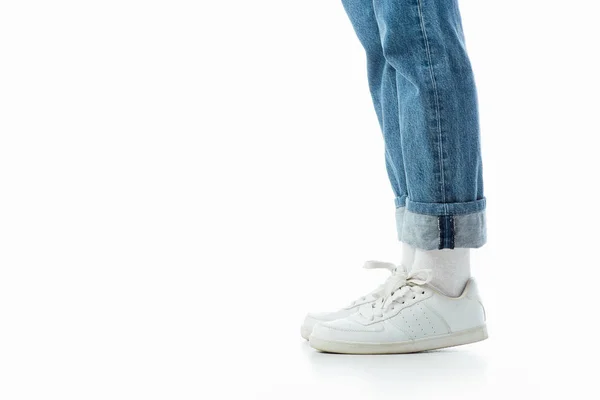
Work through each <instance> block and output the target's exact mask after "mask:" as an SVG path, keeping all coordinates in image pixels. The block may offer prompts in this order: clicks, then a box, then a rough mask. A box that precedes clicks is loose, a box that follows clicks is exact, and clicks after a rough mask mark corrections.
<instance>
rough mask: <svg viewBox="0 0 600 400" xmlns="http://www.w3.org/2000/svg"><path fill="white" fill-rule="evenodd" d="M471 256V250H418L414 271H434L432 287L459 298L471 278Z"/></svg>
mask: <svg viewBox="0 0 600 400" xmlns="http://www.w3.org/2000/svg"><path fill="white" fill-rule="evenodd" d="M470 254H471V253H470V249H453V250H450V249H444V250H427V251H426V250H421V249H416V251H415V254H414V262H413V265H412V270H419V269H430V270H432V272H433V279H432V281H431V285H432V286H434V287H435V288H437V289H439V290H440V291H441V292H442V293H444V294H445V295H447V296H450V297H458V296H460V295H461V294H462V292H463V290H464V288H465V285H466V284H467V281H468V280H469V278H470V277H471V257H470Z"/></svg>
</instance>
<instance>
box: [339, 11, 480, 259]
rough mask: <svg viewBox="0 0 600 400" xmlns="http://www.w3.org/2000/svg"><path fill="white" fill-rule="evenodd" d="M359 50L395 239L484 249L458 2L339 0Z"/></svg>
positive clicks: (470, 88) (474, 125)
mask: <svg viewBox="0 0 600 400" xmlns="http://www.w3.org/2000/svg"><path fill="white" fill-rule="evenodd" d="M342 1H343V4H344V7H345V9H346V12H347V13H348V16H349V17H350V20H351V22H352V25H353V26H354V29H355V31H356V34H357V36H358V38H359V40H360V41H361V43H362V45H363V47H364V48H365V50H366V55H367V72H368V79H369V86H370V90H371V96H372V98H373V103H374V105H375V111H376V113H377V117H378V119H379V123H380V126H381V130H382V131H383V137H384V142H385V158H386V166H387V171H388V175H389V178H390V181H391V184H392V188H393V190H394V193H395V196H396V221H397V227H398V237H399V239H400V241H402V242H405V243H408V244H410V245H413V246H415V247H417V248H421V249H425V250H433V249H452V248H455V247H480V246H482V245H483V244H484V243H485V241H486V223H485V197H484V196H483V178H482V171H481V150H480V141H479V117H478V110H477V93H476V88H475V81H474V78H473V72H472V70H471V63H470V61H469V57H468V55H467V51H466V48H465V40H464V36H463V31H462V25H461V18H460V13H459V9H458V4H457V0H342Z"/></svg>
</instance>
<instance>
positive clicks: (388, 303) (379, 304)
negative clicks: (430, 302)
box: [359, 261, 433, 320]
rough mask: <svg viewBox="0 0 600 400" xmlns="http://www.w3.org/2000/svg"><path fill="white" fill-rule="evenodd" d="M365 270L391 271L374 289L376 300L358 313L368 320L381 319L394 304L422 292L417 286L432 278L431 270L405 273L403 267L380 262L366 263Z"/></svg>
mask: <svg viewBox="0 0 600 400" xmlns="http://www.w3.org/2000/svg"><path fill="white" fill-rule="evenodd" d="M365 268H367V269H377V268H385V269H389V270H390V271H392V276H390V277H389V278H388V279H387V280H386V281H385V283H384V284H383V285H381V286H380V287H379V288H377V289H376V291H377V292H378V295H379V296H378V299H377V301H376V302H375V303H373V304H372V305H371V306H370V307H368V306H367V307H361V308H360V310H359V313H360V314H361V315H362V316H363V317H365V318H368V319H371V320H373V319H374V317H381V316H383V314H384V313H385V312H386V311H387V310H388V309H389V308H390V307H392V308H393V304H394V303H403V301H401V300H403V298H404V296H405V295H406V294H408V293H413V292H414V293H416V292H419V291H422V289H421V288H419V286H422V285H426V284H427V283H429V282H430V281H431V279H432V277H433V275H432V272H431V270H429V269H420V270H417V271H411V272H406V270H405V269H404V267H402V266H395V265H394V264H391V263H386V262H381V261H367V262H366V263H365Z"/></svg>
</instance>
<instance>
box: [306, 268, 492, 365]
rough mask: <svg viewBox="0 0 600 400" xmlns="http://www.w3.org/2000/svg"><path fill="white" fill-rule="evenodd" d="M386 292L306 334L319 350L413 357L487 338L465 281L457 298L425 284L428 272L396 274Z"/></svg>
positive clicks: (472, 289)
mask: <svg viewBox="0 0 600 400" xmlns="http://www.w3.org/2000/svg"><path fill="white" fill-rule="evenodd" d="M390 280H391V281H392V282H393V284H392V283H390V282H388V284H387V285H386V286H387V288H389V289H388V291H387V292H386V293H384V294H383V296H381V297H380V298H379V299H378V300H377V301H375V302H373V303H371V304H366V305H363V306H361V307H360V308H359V310H358V312H356V313H354V314H352V315H350V316H347V317H345V318H343V319H338V320H335V321H330V322H322V323H318V324H317V325H316V326H315V327H314V328H313V331H312V334H311V335H310V339H309V340H310V345H311V346H312V347H314V348H315V349H317V350H321V351H326V352H330V353H346V354H388V353H414V352H419V351H425V350H433V349H440V348H444V347H451V346H458V345H462V344H468V343H473V342H478V341H481V340H485V339H487V337H488V336H487V330H486V326H485V311H484V309H483V305H482V304H481V300H480V298H479V294H478V292H477V286H476V284H475V281H474V280H473V279H471V280H469V282H468V283H467V286H466V287H465V289H464V291H463V294H462V295H461V296H460V297H448V296H445V295H443V294H441V293H439V292H438V291H437V290H436V289H434V288H433V287H432V286H430V285H428V283H429V281H430V280H431V271H429V270H419V271H414V272H411V273H410V274H401V273H397V274H395V275H393V276H392V277H391V278H390Z"/></svg>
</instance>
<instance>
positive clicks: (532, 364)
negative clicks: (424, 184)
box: [0, 0, 600, 400]
mask: <svg viewBox="0 0 600 400" xmlns="http://www.w3.org/2000/svg"><path fill="white" fill-rule="evenodd" d="M461 7H462V12H463V19H464V26H465V31H466V35H467V43H468V46H469V51H470V54H471V57H472V62H473V65H474V68H475V72H476V78H477V82H478V85H479V93H480V102H481V121H482V141H483V152H484V170H485V172H484V174H485V180H486V195H487V197H488V207H489V208H488V223H489V244H488V245H487V246H486V247H484V248H483V249H481V250H478V251H476V252H474V253H473V263H474V266H473V272H474V275H475V276H476V277H477V278H478V280H479V283H480V286H481V289H482V294H483V297H484V300H485V303H486V306H487V312H488V318H489V322H488V323H489V325H488V326H489V330H490V339H489V340H487V341H485V342H482V343H478V344H475V345H471V346H465V347H461V348H455V349H449V350H443V351H437V352H431V353H426V354H417V355H403V356H402V355H399V356H335V355H328V354H320V353H316V352H315V351H313V350H312V349H310V348H309V347H308V346H307V344H306V343H305V342H304V341H303V340H302V339H301V338H300V335H299V326H300V323H301V321H302V318H303V316H304V314H305V313H306V312H307V311H309V310H312V311H315V310H316V311H318V310H327V309H332V308H333V309H335V308H336V307H339V306H343V305H345V304H347V303H348V302H349V301H351V300H353V299H354V298H356V297H358V296H360V295H362V294H365V293H367V292H368V291H370V290H371V289H373V287H375V286H376V285H377V284H378V283H379V282H381V281H382V280H383V279H384V278H385V276H386V275H385V273H384V272H379V271H376V272H369V271H364V270H361V269H360V266H361V265H362V263H363V261H364V260H367V259H383V260H389V261H395V262H398V261H399V259H400V246H399V245H398V244H397V243H396V240H395V227H394V206H393V195H392V192H391V190H390V188H389V184H388V182H387V176H386V173H385V168H384V161H383V143H382V139H381V134H380V133H379V128H378V125H377V121H376V117H375V113H374V111H373V109H372V105H371V103H370V98H369V94H368V88H367V82H366V76H365V72H366V71H365V69H366V68H365V60H364V54H363V51H362V49H361V47H360V45H359V43H358V40H356V38H355V36H354V32H353V30H352V27H351V25H350V23H349V21H348V20H347V18H346V15H345V13H344V10H343V8H342V5H341V3H340V2H339V1H337V0H334V1H323V0H304V1H282V0H258V1H242V0H233V1H226V2H225V1H177V0H172V1H149V0H145V1H135V0H119V1H115V0H104V1H64V0H60V1H59V0H57V1H51V2H50V1H27V0H20V1H10V0H6V1H2V2H1V3H0V398H2V399H3V400H12V399H50V398H56V399H220V398H240V399H254V398H256V399H308V398H312V399H326V398H331V397H336V398H343V399H359V398H360V399H365V398H367V399H370V398H386V397H389V398H419V399H427V398H432V399H439V398H450V399H453V398H460V399H475V398H477V399H507V398H518V399H532V398H544V399H548V398H558V397H559V396H568V397H566V398H577V399H585V398H598V397H597V396H598V393H597V384H596V383H597V382H596V381H595V380H594V379H596V374H597V357H598V351H597V347H598V342H597V340H596V337H597V335H598V310H597V306H598V304H599V301H598V296H597V294H596V293H595V291H596V290H597V287H598V285H597V280H598V278H599V275H600V274H599V272H598V271H599V269H598V268H599V266H600V265H599V264H600V262H599V261H598V256H597V254H598V247H599V246H600V234H599V233H598V232H599V231H600V225H599V224H600V218H599V213H598V211H597V210H598V208H599V207H600V206H599V204H598V201H599V196H598V184H599V179H598V173H599V172H600V168H599V163H598V158H599V156H598V146H599V142H598V138H599V134H600V128H599V127H598V116H599V114H600V112H599V106H600V101H599V100H598V93H599V91H600V83H599V82H600V81H599V79H598V73H599V71H600V61H599V58H598V53H599V47H598V38H599V37H600V28H599V24H598V15H599V13H598V11H597V4H596V2H594V1H592V0H589V1H585V0H573V1H570V2H564V1H549V0H543V1H542V0H528V1H517V0H505V1H501V2H500V1H496V2H494V1H480V0H462V1H461Z"/></svg>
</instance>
